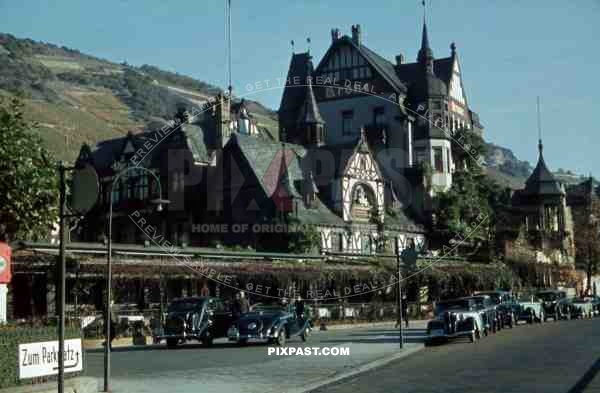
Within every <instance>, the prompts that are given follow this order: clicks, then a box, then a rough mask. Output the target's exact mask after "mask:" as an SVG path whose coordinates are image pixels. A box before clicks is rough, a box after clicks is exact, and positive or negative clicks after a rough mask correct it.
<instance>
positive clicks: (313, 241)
mask: <svg viewBox="0 0 600 393" xmlns="http://www.w3.org/2000/svg"><path fill="white" fill-rule="evenodd" d="M286 221H287V224H288V228H292V229H291V230H290V231H289V232H288V234H287V244H288V251H289V252H292V253H296V254H309V253H312V252H315V251H318V250H319V246H320V245H321V235H320V233H319V231H318V230H317V229H316V226H314V225H300V221H299V220H297V219H296V218H288V219H287V220H286Z"/></svg>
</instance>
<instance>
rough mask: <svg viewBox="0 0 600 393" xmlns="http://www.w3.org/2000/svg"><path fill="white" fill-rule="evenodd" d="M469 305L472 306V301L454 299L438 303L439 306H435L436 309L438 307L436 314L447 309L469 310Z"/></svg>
mask: <svg viewBox="0 0 600 393" xmlns="http://www.w3.org/2000/svg"><path fill="white" fill-rule="evenodd" d="M469 306H470V303H469V301H468V300H453V301H448V302H441V303H438V304H437V306H436V307H435V309H436V314H443V313H445V312H446V311H453V310H465V309H466V310H468V309H469Z"/></svg>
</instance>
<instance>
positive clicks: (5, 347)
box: [0, 325, 81, 389]
mask: <svg viewBox="0 0 600 393" xmlns="http://www.w3.org/2000/svg"><path fill="white" fill-rule="evenodd" d="M79 337H81V330H80V329H79V328H76V327H67V328H65V338H66V339H69V338H79ZM57 338H58V331H57V327H56V326H30V325H0V389H1V388H7V387H10V386H17V385H28V384H35V383H42V382H48V381H51V380H56V376H46V377H39V378H31V379H23V380H20V379H19V364H18V362H19V344H25V343H31V342H39V341H52V340H57ZM78 374H79V373H68V374H65V377H66V378H70V377H75V376H77V375H78Z"/></svg>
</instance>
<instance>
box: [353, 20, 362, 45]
mask: <svg viewBox="0 0 600 393" xmlns="http://www.w3.org/2000/svg"><path fill="white" fill-rule="evenodd" d="M352 41H354V43H355V44H356V45H360V44H361V37H360V25H352Z"/></svg>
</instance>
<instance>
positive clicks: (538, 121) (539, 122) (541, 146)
mask: <svg viewBox="0 0 600 393" xmlns="http://www.w3.org/2000/svg"><path fill="white" fill-rule="evenodd" d="M537 126H538V150H539V151H540V156H541V155H542V150H544V145H543V143H542V116H541V114H540V96H537Z"/></svg>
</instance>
